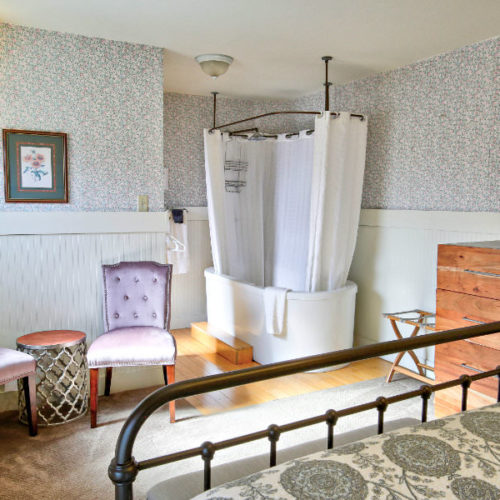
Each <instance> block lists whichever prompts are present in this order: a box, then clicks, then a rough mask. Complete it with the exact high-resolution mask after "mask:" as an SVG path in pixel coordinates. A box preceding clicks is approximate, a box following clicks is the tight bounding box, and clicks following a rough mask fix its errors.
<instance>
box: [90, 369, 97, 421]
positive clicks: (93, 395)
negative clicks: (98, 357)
mask: <svg viewBox="0 0 500 500" xmlns="http://www.w3.org/2000/svg"><path fill="white" fill-rule="evenodd" d="M98 388H99V368H91V369H90V427H91V428H92V429H93V428H94V427H97V391H98Z"/></svg>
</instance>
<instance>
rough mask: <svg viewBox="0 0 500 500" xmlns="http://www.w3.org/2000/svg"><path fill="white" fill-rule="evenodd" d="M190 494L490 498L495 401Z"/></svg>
mask: <svg viewBox="0 0 500 500" xmlns="http://www.w3.org/2000/svg"><path fill="white" fill-rule="evenodd" d="M278 456H279V455H278ZM195 498H196V500H201V499H206V500H208V499H210V500H226V499H246V500H267V499H273V500H288V499H293V498H295V499H300V500H313V499H314V500H326V499H328V500H343V499H345V500H362V499H370V500H371V499H381V500H382V499H384V500H385V499H390V500H420V499H427V498H436V499H441V498H451V499H459V500H498V499H500V404H496V405H493V406H488V407H486V408H482V409H480V410H474V411H468V412H465V413H459V414H457V415H453V416H451V417H446V418H443V419H439V420H434V421H431V422H428V423H426V424H421V425H418V426H415V427H406V428H403V429H400V430H397V431H394V432H389V433H387V434H382V435H380V436H376V437H371V438H367V439H364V440H362V441H358V442H356V443H352V444H348V445H345V446H341V447H339V448H337V449H334V450H331V451H325V452H320V453H314V454H312V455H308V456H306V457H303V458H301V459H298V460H292V461H290V462H286V463H283V464H281V465H277V466H276V467H273V468H271V469H267V470H265V471H262V472H258V473H256V474H252V475H251V476H248V477H245V478H242V479H238V480H236V481H232V482H230V483H226V484H224V485H221V486H218V487H217V488H214V489H212V490H209V491H206V492H205V493H203V494H201V495H198V496H196V497H195Z"/></svg>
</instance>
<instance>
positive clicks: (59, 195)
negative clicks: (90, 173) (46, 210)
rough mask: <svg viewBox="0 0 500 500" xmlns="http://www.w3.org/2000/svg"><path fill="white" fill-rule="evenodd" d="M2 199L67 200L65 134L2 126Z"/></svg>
mask: <svg viewBox="0 0 500 500" xmlns="http://www.w3.org/2000/svg"><path fill="white" fill-rule="evenodd" d="M3 159H4V175H5V201H6V202H8V203H20V202H22V203H68V153H67V136H66V134H64V133H62V132H40V131H31V130H11V129H4V130H3Z"/></svg>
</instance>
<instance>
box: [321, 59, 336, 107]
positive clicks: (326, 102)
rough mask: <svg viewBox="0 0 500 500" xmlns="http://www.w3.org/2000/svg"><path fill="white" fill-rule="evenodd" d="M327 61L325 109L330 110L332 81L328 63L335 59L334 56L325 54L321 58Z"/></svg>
mask: <svg viewBox="0 0 500 500" xmlns="http://www.w3.org/2000/svg"><path fill="white" fill-rule="evenodd" d="M321 59H322V60H323V61H325V83H324V84H323V85H324V86H325V111H330V85H331V84H332V82H329V81H328V63H329V62H330V61H331V60H332V59H333V57H332V56H323V57H322V58H321Z"/></svg>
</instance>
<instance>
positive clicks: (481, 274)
mask: <svg viewBox="0 0 500 500" xmlns="http://www.w3.org/2000/svg"><path fill="white" fill-rule="evenodd" d="M464 272H466V273H470V274H478V275H479V276H491V277H492V278H500V274H497V273H485V272H483V271H474V270H472V269H465V270H464Z"/></svg>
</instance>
